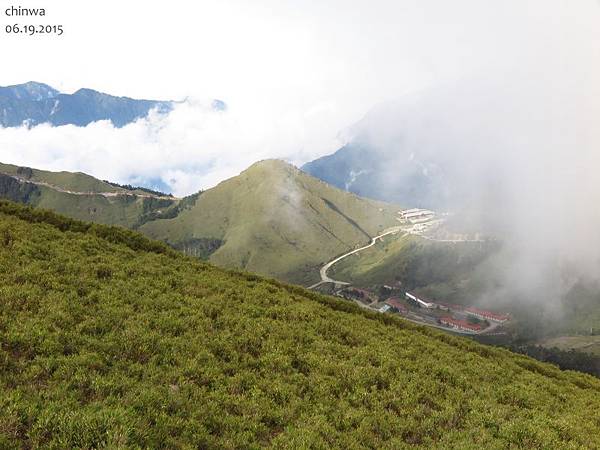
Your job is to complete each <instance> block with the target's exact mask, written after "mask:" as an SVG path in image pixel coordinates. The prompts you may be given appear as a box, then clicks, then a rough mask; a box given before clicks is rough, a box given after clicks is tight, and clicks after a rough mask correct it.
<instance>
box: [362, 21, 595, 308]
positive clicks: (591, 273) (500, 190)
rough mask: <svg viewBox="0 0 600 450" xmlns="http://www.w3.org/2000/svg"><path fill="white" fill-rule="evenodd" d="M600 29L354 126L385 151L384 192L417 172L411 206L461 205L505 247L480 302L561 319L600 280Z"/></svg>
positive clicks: (469, 223) (391, 106)
mask: <svg viewBox="0 0 600 450" xmlns="http://www.w3.org/2000/svg"><path fill="white" fill-rule="evenodd" d="M594 14H595V16H594V20H596V19H600V15H598V14H597V12H596V13H594ZM598 24H600V21H599V22H598ZM567 25H568V23H567V24H565V26H567ZM599 30H600V27H596V28H592V27H590V28H587V29H586V30H585V33H584V32H583V30H582V29H580V30H579V33H580V34H579V35H578V39H576V38H573V39H572V40H570V39H571V38H570V37H566V38H565V39H566V40H567V42H565V43H563V46H560V47H556V48H552V50H553V51H552V52H549V53H548V55H547V56H549V57H548V58H547V59H545V58H536V59H535V60H532V61H531V63H530V64H529V65H525V66H522V67H519V68H517V69H516V70H513V71H510V72H506V73H502V74H492V73H490V74H488V76H487V77H476V78H468V79H463V80H460V81H458V82H453V83H447V84H440V85H438V86H436V87H435V88H432V89H426V90H422V91H420V92H418V93H414V94H410V95H407V96H404V97H401V98H399V99H398V100H396V101H393V102H386V103H383V104H381V105H379V106H378V107H376V108H374V109H373V110H371V111H370V112H369V113H368V114H367V115H366V116H365V118H364V119H363V120H361V121H360V122H358V123H357V124H356V125H355V126H354V127H353V128H352V129H351V134H352V139H351V140H352V142H353V143H354V144H359V145H361V146H363V147H364V148H368V149H369V151H370V152H372V154H374V155H377V158H380V161H379V162H377V163H372V167H375V168H376V169H375V171H374V172H373V173H372V174H371V175H369V176H371V177H376V176H378V177H380V179H379V180H376V181H375V183H376V185H377V186H378V188H379V189H380V192H379V197H380V198H388V199H390V198H395V195H396V196H397V194H398V192H404V191H403V189H404V188H405V187H406V185H407V184H411V183H412V184H414V183H415V180H418V181H419V183H417V184H418V185H419V186H420V187H419V188H418V189H417V194H416V195H412V194H411V195H412V197H411V195H405V194H403V196H402V197H401V199H402V201H403V202H405V203H404V204H406V206H432V205H433V206H434V207H435V208H437V209H440V210H442V211H443V210H446V211H451V212H453V213H454V214H455V217H457V218H458V219H460V218H461V217H462V218H464V219H465V220H464V221H463V224H462V225H463V226H465V227H469V228H470V229H473V228H476V229H479V230H482V231H484V232H486V233H487V234H488V235H490V236H493V237H494V238H496V239H498V240H500V241H501V242H502V243H503V249H502V251H501V253H500V254H499V255H496V256H495V257H494V258H492V259H491V260H490V261H489V263H488V264H487V266H485V268H486V269H487V270H489V272H490V273H489V285H488V289H487V290H486V291H485V293H484V294H483V295H482V298H480V299H477V300H476V301H477V302H479V303H481V304H497V303H499V302H506V301H509V300H510V301H518V302H522V303H527V302H543V303H544V304H545V305H546V309H547V310H549V311H551V312H553V313H554V314H556V315H557V317H558V315H560V313H561V311H562V309H563V308H564V302H563V300H564V299H565V298H566V297H567V294H568V293H569V291H570V290H571V288H572V287H573V286H574V285H576V284H578V283H580V284H582V283H583V284H588V283H596V282H597V281H598V278H599V277H600V208H599V207H598V205H599V204H600V177H599V176H598V168H599V167H600V126H599V120H600V83H599V82H598V80H600V31H599ZM584 34H585V38H584V37H583V35H584ZM542 55H543V54H542ZM550 55H551V56H550ZM368 159H369V160H372V159H373V156H372V155H371V156H369V158H368ZM396 198H398V197H396ZM411 200H412V202H411ZM459 221H460V220H459ZM472 300H473V299H472Z"/></svg>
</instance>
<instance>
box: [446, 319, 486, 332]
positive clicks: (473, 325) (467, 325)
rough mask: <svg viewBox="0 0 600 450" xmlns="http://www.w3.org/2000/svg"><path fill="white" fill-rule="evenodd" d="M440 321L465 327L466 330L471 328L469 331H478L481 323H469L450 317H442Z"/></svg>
mask: <svg viewBox="0 0 600 450" xmlns="http://www.w3.org/2000/svg"><path fill="white" fill-rule="evenodd" d="M440 322H442V323H445V324H448V325H453V326H456V327H459V328H465V329H467V330H471V331H480V330H481V328H482V327H481V325H479V324H476V323H469V322H467V321H466V320H457V319H453V318H452V317H444V318H442V319H440Z"/></svg>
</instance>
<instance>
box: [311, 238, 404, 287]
mask: <svg viewBox="0 0 600 450" xmlns="http://www.w3.org/2000/svg"><path fill="white" fill-rule="evenodd" d="M400 230H401V227H393V228H390V229H388V230H386V231H385V232H383V233H381V234H379V235H377V236H375V237H373V238H371V242H370V243H369V244H368V245H365V246H364V247H360V248H357V249H354V250H352V251H349V252H348V253H344V254H343V255H341V256H338V257H337V258H335V259H333V260H331V261H329V262H328V263H327V264H325V265H324V266H323V267H321V270H320V271H319V273H320V275H321V281H319V282H318V283H315V284H313V285H312V286H309V287H308V288H307V289H314V288H316V287H317V286H320V285H322V284H325V283H334V284H337V285H341V286H348V285H349V284H350V283H347V282H345V281H337V280H334V279H333V278H329V277H328V276H327V271H328V270H329V269H330V268H331V266H333V265H334V264H335V263H337V262H339V261H341V260H342V259H344V258H347V257H348V256H350V255H354V254H355V253H358V252H361V251H363V250H366V249H367V248H369V247H373V246H374V245H375V244H376V243H377V241H378V240H380V239H381V238H383V237H384V236H387V235H389V234H396V233H398V232H399V231H400Z"/></svg>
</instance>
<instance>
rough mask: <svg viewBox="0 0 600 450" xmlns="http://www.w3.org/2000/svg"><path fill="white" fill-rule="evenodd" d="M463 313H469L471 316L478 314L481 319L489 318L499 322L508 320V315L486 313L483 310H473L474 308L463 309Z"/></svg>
mask: <svg viewBox="0 0 600 450" xmlns="http://www.w3.org/2000/svg"><path fill="white" fill-rule="evenodd" d="M465 311H466V312H468V313H469V312H470V313H473V314H478V315H480V316H483V317H489V318H490V319H495V320H501V321H503V320H508V319H509V318H510V316H509V315H508V314H498V313H493V312H491V311H486V310H485V309H479V308H475V307H474V306H471V307H469V308H465Z"/></svg>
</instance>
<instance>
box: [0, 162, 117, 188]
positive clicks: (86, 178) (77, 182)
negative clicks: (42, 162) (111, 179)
mask: <svg viewBox="0 0 600 450" xmlns="http://www.w3.org/2000/svg"><path fill="white" fill-rule="evenodd" d="M19 169H21V170H19ZM23 169H24V168H21V167H19V166H14V165H11V164H1V163H0V173H5V174H8V175H19V176H21V177H23V178H28V179H30V180H32V181H37V182H42V183H48V184H51V185H53V186H57V187H59V188H62V189H65V190H68V191H74V192H124V190H123V189H120V188H117V187H115V186H112V185H110V184H108V183H105V182H104V181H101V180H98V179H97V178H94V177H92V176H90V175H86V174H84V173H79V172H77V173H75V172H49V171H46V170H38V169H30V170H31V171H30V172H28V173H24V172H23ZM24 175H26V176H24Z"/></svg>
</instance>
